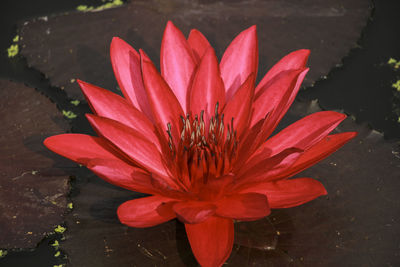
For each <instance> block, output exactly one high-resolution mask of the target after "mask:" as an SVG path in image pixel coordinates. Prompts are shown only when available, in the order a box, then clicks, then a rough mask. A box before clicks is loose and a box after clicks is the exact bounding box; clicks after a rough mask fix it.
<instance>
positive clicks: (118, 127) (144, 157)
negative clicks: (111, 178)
mask: <svg viewBox="0 0 400 267" xmlns="http://www.w3.org/2000/svg"><path fill="white" fill-rule="evenodd" d="M87 119H88V120H89V122H90V124H91V125H92V126H93V128H94V129H95V130H96V132H98V134H99V135H102V136H103V137H104V138H106V139H107V140H109V141H110V142H111V143H113V144H114V145H115V146H116V147H117V148H119V149H120V150H121V151H122V152H124V153H125V154H126V155H127V156H129V157H130V158H131V159H132V160H133V161H134V162H135V163H137V164H139V165H140V166H142V167H143V168H144V169H146V170H148V171H149V172H151V173H155V174H157V175H159V176H161V177H163V178H164V179H165V181H167V182H168V183H169V184H170V185H171V186H174V182H173V181H171V177H170V176H169V172H168V170H167V169H166V168H165V166H164V163H163V159H162V157H161V155H160V152H159V151H158V150H157V148H156V146H155V145H154V144H153V143H152V142H151V141H149V140H147V138H146V137H144V136H143V135H141V134H140V133H139V132H137V131H135V130H133V129H132V128H129V127H128V126H126V125H123V124H121V123H119V122H117V121H114V120H110V119H107V118H102V117H97V116H94V115H91V114H87Z"/></svg>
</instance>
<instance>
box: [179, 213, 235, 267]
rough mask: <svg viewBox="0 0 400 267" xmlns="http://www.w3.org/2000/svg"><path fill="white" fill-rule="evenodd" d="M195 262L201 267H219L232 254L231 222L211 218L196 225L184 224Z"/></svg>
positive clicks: (232, 233) (232, 234)
mask: <svg viewBox="0 0 400 267" xmlns="http://www.w3.org/2000/svg"><path fill="white" fill-rule="evenodd" d="M185 227H186V233H187V236H188V239H189V242H190V246H191V247H192V251H193V254H194V256H195V257H196V259H197V261H198V262H199V263H200V265H201V266H202V267H216V266H221V265H222V264H223V263H224V262H225V261H226V260H227V259H228V257H229V255H230V254H231V252H232V247H233V239H234V229H233V220H232V219H226V218H219V217H211V218H209V219H208V220H206V221H205V222H202V223H198V224H185Z"/></svg>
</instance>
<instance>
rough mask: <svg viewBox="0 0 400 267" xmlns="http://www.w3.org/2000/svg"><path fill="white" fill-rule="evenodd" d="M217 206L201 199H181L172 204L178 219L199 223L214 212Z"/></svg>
mask: <svg viewBox="0 0 400 267" xmlns="http://www.w3.org/2000/svg"><path fill="white" fill-rule="evenodd" d="M216 209H217V207H216V206H215V205H213V204H211V203H206V202H201V201H182V202H178V203H176V204H174V206H173V210H174V211H175V213H176V215H177V217H178V219H179V220H180V221H182V222H183V223H201V222H204V221H205V220H207V219H208V218H209V217H210V216H212V215H214V214H215V210H216Z"/></svg>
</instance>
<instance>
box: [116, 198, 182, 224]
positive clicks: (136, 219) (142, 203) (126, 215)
mask: <svg viewBox="0 0 400 267" xmlns="http://www.w3.org/2000/svg"><path fill="white" fill-rule="evenodd" d="M173 201H175V200H174V199H170V198H166V197H162V196H150V197H143V198H139V199H133V200H129V201H127V202H125V203H123V204H121V205H120V206H119V207H118V210H117V214H118V218H119V220H120V221H121V223H123V224H126V225H128V226H131V227H138V228H144V227H151V226H156V225H158V224H160V223H164V222H167V221H169V220H172V219H174V218H175V213H174V212H173V211H172V209H171V208H169V209H163V212H161V211H160V207H163V206H165V204H168V203H169V202H173Z"/></svg>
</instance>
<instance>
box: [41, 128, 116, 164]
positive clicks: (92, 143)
mask: <svg viewBox="0 0 400 267" xmlns="http://www.w3.org/2000/svg"><path fill="white" fill-rule="evenodd" d="M43 143H44V145H45V146H46V147H47V148H48V149H50V150H51V151H53V152H55V153H57V154H59V155H61V156H63V157H66V158H68V159H70V160H73V161H75V162H77V163H79V164H83V165H87V163H88V162H89V161H90V160H92V159H107V160H121V158H123V157H120V156H119V155H118V154H117V153H116V152H114V151H113V150H112V149H111V148H110V146H109V145H108V144H107V141H106V140H105V139H102V138H99V137H95V136H89V135H85V134H60V135H54V136H51V137H48V138H46V140H44V142H43ZM121 156H122V155H121Z"/></svg>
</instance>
